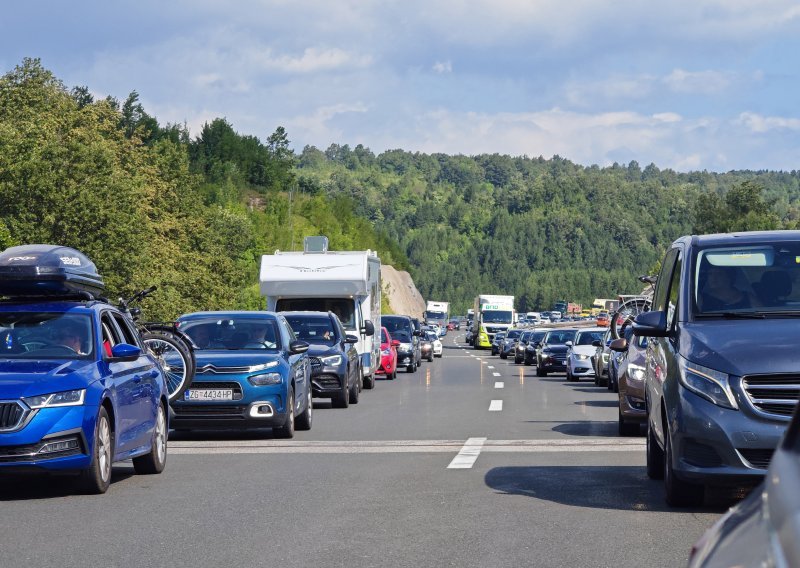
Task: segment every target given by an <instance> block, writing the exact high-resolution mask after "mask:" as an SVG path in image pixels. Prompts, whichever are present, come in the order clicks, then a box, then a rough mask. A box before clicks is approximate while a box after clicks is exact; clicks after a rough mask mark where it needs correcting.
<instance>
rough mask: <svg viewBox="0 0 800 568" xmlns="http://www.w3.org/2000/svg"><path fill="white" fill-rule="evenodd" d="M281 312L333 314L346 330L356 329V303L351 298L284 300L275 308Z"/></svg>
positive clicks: (279, 301)
mask: <svg viewBox="0 0 800 568" xmlns="http://www.w3.org/2000/svg"><path fill="white" fill-rule="evenodd" d="M275 309H276V311H279V312H333V313H334V314H336V317H338V318H339V321H341V322H342V325H343V326H344V328H345V329H350V330H353V329H355V328H356V318H355V303H354V302H353V300H351V299H350V298H283V299H281V300H278V303H277V305H276V306H275Z"/></svg>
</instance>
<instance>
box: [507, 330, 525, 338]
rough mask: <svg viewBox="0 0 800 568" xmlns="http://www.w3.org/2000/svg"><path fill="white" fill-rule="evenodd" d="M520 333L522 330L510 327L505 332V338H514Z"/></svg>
mask: <svg viewBox="0 0 800 568" xmlns="http://www.w3.org/2000/svg"><path fill="white" fill-rule="evenodd" d="M520 335H522V330H521V329H512V330H511V331H509V332H508V333H507V334H506V338H507V339H516V338H517V337H519V336H520Z"/></svg>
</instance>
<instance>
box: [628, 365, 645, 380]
mask: <svg viewBox="0 0 800 568" xmlns="http://www.w3.org/2000/svg"><path fill="white" fill-rule="evenodd" d="M628 379H629V380H630V379H633V380H634V381H643V380H644V367H642V366H641V365H636V364H635V363H628Z"/></svg>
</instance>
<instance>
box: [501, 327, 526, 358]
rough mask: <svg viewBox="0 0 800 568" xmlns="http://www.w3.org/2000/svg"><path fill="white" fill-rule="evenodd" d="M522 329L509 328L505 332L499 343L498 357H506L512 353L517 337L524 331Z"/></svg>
mask: <svg viewBox="0 0 800 568" xmlns="http://www.w3.org/2000/svg"><path fill="white" fill-rule="evenodd" d="M524 331H525V330H524V329H509V330H508V331H507V332H506V336H505V339H503V342H502V343H501V344H500V358H501V359H507V358H508V356H509V355H514V350H515V349H516V347H517V339H519V336H520V335H522V334H523V333H524Z"/></svg>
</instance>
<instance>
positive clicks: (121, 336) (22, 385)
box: [0, 245, 169, 493]
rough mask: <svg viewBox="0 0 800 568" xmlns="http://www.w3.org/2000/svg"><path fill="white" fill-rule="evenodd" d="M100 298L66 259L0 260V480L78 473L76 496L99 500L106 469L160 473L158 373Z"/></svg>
mask: <svg viewBox="0 0 800 568" xmlns="http://www.w3.org/2000/svg"><path fill="white" fill-rule="evenodd" d="M103 290H104V284H103V280H102V278H101V276H100V275H99V274H98V273H97V270H96V268H95V265H94V263H93V262H92V261H91V260H89V258H87V257H86V256H85V255H83V254H82V253H80V252H79V251H77V250H75V249H72V248H68V247H61V246H55V245H27V246H18V247H12V248H9V249H6V250H5V251H4V252H2V253H0V297H6V299H5V300H2V301H0V373H2V375H3V378H2V380H0V473H7V472H14V471H17V472H26V471H31V470H38V471H43V472H51V473H77V474H78V475H79V478H78V481H79V483H80V487H81V489H82V490H84V491H86V492H89V493H105V492H106V491H107V490H108V487H109V485H110V483H111V467H112V464H113V463H115V462H119V461H123V460H128V459H131V460H132V463H133V469H134V471H135V472H136V473H140V474H158V473H161V471H162V470H163V469H164V467H165V465H166V460H167V434H168V429H169V404H168V387H167V383H166V379H165V373H164V369H163V368H162V367H161V366H160V363H159V361H158V360H157V359H156V358H154V357H153V356H152V355H151V354H150V353H149V352H148V350H147V349H146V348H145V344H144V342H143V339H142V337H141V336H140V334H139V332H138V331H137V329H136V327H135V326H134V325H133V324H132V322H131V320H130V319H129V318H128V317H126V315H125V314H124V313H122V311H120V310H119V309H117V307H116V306H113V305H111V304H109V303H108V302H107V301H105V300H101V299H96V298H100V297H101V296H102V295H103ZM42 295H46V296H47V298H43V297H42ZM32 296H33V297H32Z"/></svg>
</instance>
